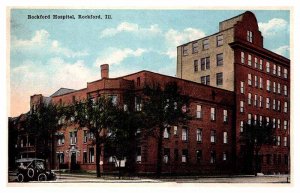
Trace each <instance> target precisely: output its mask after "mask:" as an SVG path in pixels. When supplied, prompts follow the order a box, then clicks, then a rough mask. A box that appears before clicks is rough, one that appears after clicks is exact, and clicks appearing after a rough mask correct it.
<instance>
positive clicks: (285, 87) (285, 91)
mask: <svg viewBox="0 0 300 193" xmlns="http://www.w3.org/2000/svg"><path fill="white" fill-rule="evenodd" d="M283 93H284V96H287V95H288V94H287V86H286V85H283Z"/></svg>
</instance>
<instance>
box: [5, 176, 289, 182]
mask: <svg viewBox="0 0 300 193" xmlns="http://www.w3.org/2000/svg"><path fill="white" fill-rule="evenodd" d="M14 179H15V176H14V175H13V174H11V175H10V177H9V181H14ZM170 182H171V183H172V182H176V183H288V182H290V177H289V176H288V175H271V176H256V177H255V176H233V177H203V176H201V177H190V176H189V177H183V176H179V177H176V178H174V177H172V178H160V179H152V178H137V177H134V178H128V177H127V178H122V179H119V178H118V177H113V176H104V177H101V178H96V177H95V175H78V174H77V175H76V174H58V175H57V179H56V181H47V182H46V183H170ZM32 183H37V182H32Z"/></svg>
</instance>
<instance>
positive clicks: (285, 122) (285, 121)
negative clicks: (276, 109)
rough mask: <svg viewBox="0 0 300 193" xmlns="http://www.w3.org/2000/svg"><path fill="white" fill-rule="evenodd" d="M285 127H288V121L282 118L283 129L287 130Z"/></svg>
mask: <svg viewBox="0 0 300 193" xmlns="http://www.w3.org/2000/svg"><path fill="white" fill-rule="evenodd" d="M287 127H288V121H287V120H284V121H283V129H284V130H287Z"/></svg>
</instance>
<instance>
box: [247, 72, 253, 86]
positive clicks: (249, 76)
mask: <svg viewBox="0 0 300 193" xmlns="http://www.w3.org/2000/svg"><path fill="white" fill-rule="evenodd" d="M248 85H249V86H251V85H252V76H251V74H248Z"/></svg>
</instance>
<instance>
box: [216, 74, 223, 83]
mask: <svg viewBox="0 0 300 193" xmlns="http://www.w3.org/2000/svg"><path fill="white" fill-rule="evenodd" d="M216 79H217V86H220V85H223V73H222V72H220V73H217V74H216Z"/></svg>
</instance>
